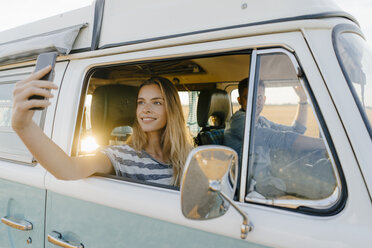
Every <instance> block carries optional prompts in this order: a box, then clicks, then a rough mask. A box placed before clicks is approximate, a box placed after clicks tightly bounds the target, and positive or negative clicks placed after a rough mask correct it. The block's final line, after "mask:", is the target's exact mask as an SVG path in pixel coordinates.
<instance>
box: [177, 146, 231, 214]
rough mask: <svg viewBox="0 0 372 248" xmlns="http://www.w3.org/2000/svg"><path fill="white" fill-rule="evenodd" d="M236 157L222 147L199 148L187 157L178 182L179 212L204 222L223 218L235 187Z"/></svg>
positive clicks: (228, 149)
mask: <svg viewBox="0 0 372 248" xmlns="http://www.w3.org/2000/svg"><path fill="white" fill-rule="evenodd" d="M237 159H238V157H237V154H236V152H235V151H234V150H232V149H230V148H227V147H224V146H216V145H211V146H202V147H198V148H195V149H194V150H192V151H191V152H190V154H189V156H188V159H187V162H186V165H185V170H184V174H183V178H182V183H181V205H182V213H183V215H184V216H185V217H187V218H189V219H198V220H206V219H211V218H216V217H219V216H221V215H223V214H224V213H225V212H226V211H227V209H228V207H229V203H228V202H227V201H226V200H225V199H224V198H223V197H222V195H221V194H220V192H223V193H224V194H225V195H226V196H228V197H229V198H230V199H231V198H232V197H233V196H234V191H235V186H236V183H235V182H236V173H235V171H236V168H235V167H236V166H237Z"/></svg>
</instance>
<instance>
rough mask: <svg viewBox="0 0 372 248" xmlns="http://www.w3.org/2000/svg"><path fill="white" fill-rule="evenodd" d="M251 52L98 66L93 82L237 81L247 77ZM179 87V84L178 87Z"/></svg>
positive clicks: (136, 83) (180, 82) (98, 83)
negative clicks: (160, 79) (152, 79)
mask: <svg viewBox="0 0 372 248" xmlns="http://www.w3.org/2000/svg"><path fill="white" fill-rule="evenodd" d="M249 63H250V55H249V54H239V55H224V56H216V57H208V58H197V59H184V60H171V61H158V62H150V63H138V64H131V65H121V66H115V67H112V68H102V69H97V71H96V72H95V73H94V74H93V77H92V79H91V82H90V84H91V85H94V86H93V87H97V86H99V85H104V84H132V85H139V84H141V83H142V82H143V81H144V80H146V79H148V78H150V77H153V76H162V77H165V78H168V79H169V80H170V81H172V82H173V83H174V84H175V85H189V84H204V85H206V84H210V83H220V82H237V81H240V80H241V79H243V78H245V77H247V76H248V73H249ZM178 88H179V87H178Z"/></svg>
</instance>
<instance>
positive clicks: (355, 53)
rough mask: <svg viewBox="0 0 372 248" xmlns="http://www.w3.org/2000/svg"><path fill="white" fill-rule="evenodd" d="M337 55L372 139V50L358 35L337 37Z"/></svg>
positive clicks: (343, 34)
mask: <svg viewBox="0 0 372 248" xmlns="http://www.w3.org/2000/svg"><path fill="white" fill-rule="evenodd" d="M335 49H336V54H337V55H338V59H339V63H340V65H341V67H342V69H343V72H344V75H345V77H346V80H347V82H348V84H349V86H350V88H351V89H352V92H353V95H354V98H355V101H356V102H357V104H358V106H359V110H360V112H361V114H362V116H363V118H364V121H365V122H366V125H367V127H368V128H369V132H370V136H371V137H372V50H371V48H370V47H369V46H368V45H367V43H366V41H365V40H364V39H363V38H362V37H361V36H360V35H358V34H356V33H352V32H342V33H340V34H339V35H337V37H336V47H335Z"/></svg>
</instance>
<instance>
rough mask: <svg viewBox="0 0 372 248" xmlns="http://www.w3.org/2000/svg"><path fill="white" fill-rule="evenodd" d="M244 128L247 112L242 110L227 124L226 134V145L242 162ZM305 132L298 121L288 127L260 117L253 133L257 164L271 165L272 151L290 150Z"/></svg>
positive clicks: (304, 128)
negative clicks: (279, 149)
mask: <svg viewBox="0 0 372 248" xmlns="http://www.w3.org/2000/svg"><path fill="white" fill-rule="evenodd" d="M244 127H245V111H243V110H242V109H240V110H238V111H237V112H235V113H234V114H233V115H232V116H231V118H230V120H229V121H228V122H227V123H226V128H225V132H224V145H225V146H228V147H231V148H232V149H234V150H235V151H236V152H237V153H238V156H239V161H241V152H242V144H243V137H244ZM305 131H306V127H305V126H304V125H302V124H300V123H299V122H297V121H295V122H294V124H293V125H292V126H286V125H281V124H277V123H274V122H272V121H269V120H268V119H266V118H265V117H263V116H259V117H258V120H257V122H256V125H255V129H254V133H253V135H254V153H255V154H256V156H255V163H259V164H266V166H267V165H269V164H270V150H271V149H278V148H282V149H290V148H291V147H292V145H293V142H294V141H295V140H296V138H297V136H298V135H299V134H304V133H305ZM266 166H264V167H266Z"/></svg>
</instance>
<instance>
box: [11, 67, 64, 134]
mask: <svg viewBox="0 0 372 248" xmlns="http://www.w3.org/2000/svg"><path fill="white" fill-rule="evenodd" d="M50 70H51V66H47V67H45V68H43V69H42V70H40V71H38V72H35V73H32V74H31V76H29V77H28V78H26V79H24V80H21V81H19V82H17V83H16V85H15V88H14V90H13V113H12V127H13V129H14V130H15V131H19V130H23V129H24V128H25V127H27V126H28V125H29V124H30V123H31V122H32V116H33V115H34V112H35V111H33V110H30V109H31V108H46V107H48V106H49V105H50V102H49V100H48V99H47V98H51V97H53V95H52V94H51V92H50V90H52V89H58V87H57V85H55V84H53V82H49V81H43V80H39V79H40V78H42V77H43V76H44V75H46V74H47V73H48V72H49V71H50ZM33 95H39V96H43V97H45V99H42V100H40V99H32V100H29V98H30V97H31V96H33Z"/></svg>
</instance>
